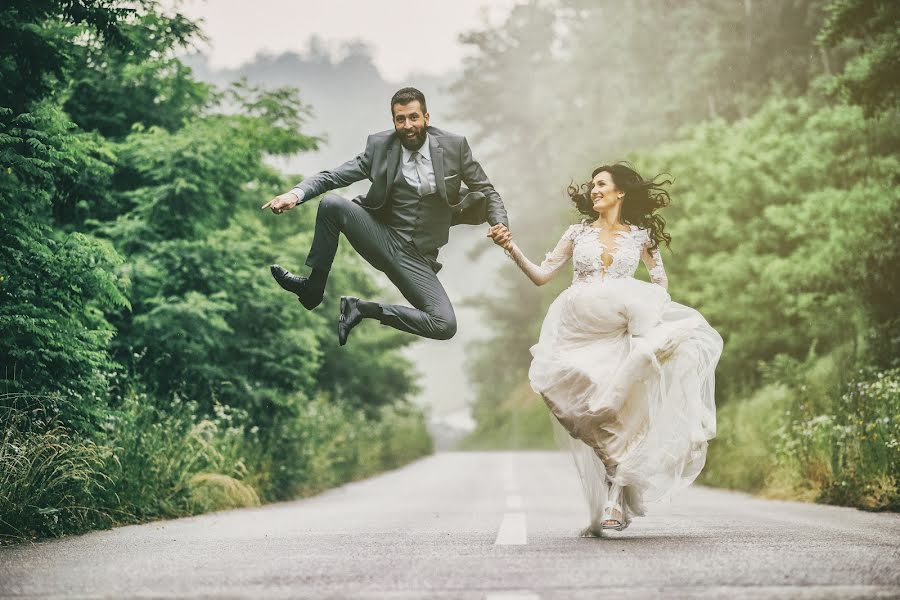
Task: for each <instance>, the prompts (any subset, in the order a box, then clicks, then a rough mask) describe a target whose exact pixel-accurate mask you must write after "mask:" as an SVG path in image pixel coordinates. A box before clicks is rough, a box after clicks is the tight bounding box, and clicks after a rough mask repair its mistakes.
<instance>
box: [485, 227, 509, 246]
mask: <svg viewBox="0 0 900 600" xmlns="http://www.w3.org/2000/svg"><path fill="white" fill-rule="evenodd" d="M485 237H489V238H491V239H492V240H494V243H495V244H497V245H498V246H500V247H501V248H503V249H504V250H506V251H512V243H513V242H512V233H510V231H509V229H507V228H506V225H504V224H503V223H497V224H496V225H493V226H491V228H490V229H488V233H487V235H486V236H485Z"/></svg>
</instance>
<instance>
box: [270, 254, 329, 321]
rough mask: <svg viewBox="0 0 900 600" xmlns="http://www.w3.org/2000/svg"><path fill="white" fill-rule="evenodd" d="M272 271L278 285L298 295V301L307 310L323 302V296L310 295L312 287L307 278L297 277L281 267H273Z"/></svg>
mask: <svg viewBox="0 0 900 600" xmlns="http://www.w3.org/2000/svg"><path fill="white" fill-rule="evenodd" d="M270 270H271V271H272V277H274V278H275V281H277V282H278V285H280V286H281V287H283V288H284V289H286V290H287V291H289V292H291V293H294V294H297V300H299V301H300V304H302V305H303V307H304V308H306V309H307V310H312V309H314V308H315V307H317V306H318V305H319V303H321V302H322V296H321V295H319V294H311V293H310V289H309V287H310V286H309V285H308V280H307V278H306V277H297V276H296V275H294V274H293V273H291V272H290V271H288V270H287V269H285V268H284V267H282V266H281V265H272V267H271V268H270Z"/></svg>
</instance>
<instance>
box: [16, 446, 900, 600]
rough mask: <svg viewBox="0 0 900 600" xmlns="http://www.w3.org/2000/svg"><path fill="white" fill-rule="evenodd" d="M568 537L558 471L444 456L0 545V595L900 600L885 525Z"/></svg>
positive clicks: (672, 509) (704, 512) (506, 458)
mask: <svg viewBox="0 0 900 600" xmlns="http://www.w3.org/2000/svg"><path fill="white" fill-rule="evenodd" d="M649 509H650V510H649V512H648V515H647V516H646V517H643V518H638V519H636V520H635V521H634V523H632V525H631V527H629V528H628V529H627V530H625V531H623V532H613V533H612V534H611V535H610V537H608V538H603V539H598V538H581V537H579V535H578V533H579V531H580V530H581V529H582V528H583V527H584V526H585V525H586V524H587V520H588V519H587V513H586V509H585V507H584V502H583V499H582V497H581V490H580V487H579V483H578V480H577V478H576V475H575V471H574V467H573V466H572V464H571V460H570V459H569V457H568V456H567V455H565V454H561V453H553V452H517V453H441V454H437V455H435V456H431V457H428V458H426V459H423V460H420V461H417V462H415V463H413V464H411V465H409V466H407V467H405V468H403V469H400V470H397V471H393V472H390V473H387V474H384V475H382V476H379V477H375V478H372V479H368V480H366V481H360V482H356V483H352V484H349V485H346V486H343V487H341V488H337V489H334V490H331V491H329V492H326V493H324V494H321V495H319V496H316V497H314V498H309V499H306V500H300V501H295V502H282V503H277V504H270V505H267V506H264V507H260V508H253V509H242V510H233V511H224V512H219V513H213V514H207V515H202V516H197V517H191V518H185V519H176V520H170V521H158V522H154V523H148V524H144V525H135V526H128V527H120V528H116V529H113V530H110V531H98V532H93V533H89V534H86V535H81V536H72V537H68V538H63V539H60V540H50V541H45V542H41V543H37V544H27V545H22V546H16V547H11V548H0V597H2V598H353V599H374V598H386V599H404V600H406V599H411V598H428V599H431V598H434V599H462V600H467V599H470V598H471V599H488V600H536V599H579V600H581V599H586V598H622V597H627V598H729V599H734V598H900V515H897V514H873V513H866V512H862V511H858V510H854V509H849V508H839V507H831V506H819V505H810V504H801V503H793V502H777V501H770V500H762V499H756V498H752V497H750V496H747V495H745V494H740V493H735V492H727V491H721V490H712V489H707V488H701V487H693V488H690V489H688V490H686V491H684V492H683V493H682V494H680V495H679V496H678V497H676V498H675V499H674V500H673V501H672V502H671V503H666V504H657V505H650V507H649Z"/></svg>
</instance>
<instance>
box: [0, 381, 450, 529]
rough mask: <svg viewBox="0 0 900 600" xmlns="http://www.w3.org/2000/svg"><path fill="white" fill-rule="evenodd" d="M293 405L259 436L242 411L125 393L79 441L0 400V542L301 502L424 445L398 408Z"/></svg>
mask: <svg viewBox="0 0 900 600" xmlns="http://www.w3.org/2000/svg"><path fill="white" fill-rule="evenodd" d="M295 400H296V402H295V405H296V406H297V407H298V408H297V411H296V412H295V414H294V415H293V416H292V417H291V418H288V419H283V420H282V421H281V422H279V423H278V425H277V427H276V429H275V430H274V431H272V432H269V434H268V435H267V436H266V437H265V438H263V437H261V435H260V430H259V428H258V427H256V426H254V425H252V424H251V423H249V421H248V419H247V415H246V414H245V413H242V412H241V411H238V410H234V409H231V408H228V407H225V406H222V405H217V406H216V407H215V410H214V414H213V415H211V416H210V415H204V414H202V413H201V412H200V410H199V408H198V406H197V404H196V403H194V402H191V401H186V400H183V399H180V398H174V399H172V400H170V401H168V402H166V403H163V404H159V405H158V404H156V403H154V402H153V401H152V398H148V397H147V396H146V395H145V394H141V393H134V392H129V393H127V394H125V395H124V396H123V397H122V398H121V400H120V401H121V404H120V405H119V406H118V407H116V408H115V409H114V410H111V411H110V412H109V414H108V415H107V416H106V418H105V420H104V421H103V422H102V423H101V426H100V431H98V432H96V435H94V436H93V437H92V439H87V438H86V437H84V436H82V435H78V434H76V433H74V432H72V431H71V430H69V429H67V428H66V427H64V426H62V425H60V424H59V423H58V422H56V418H55V417H54V416H48V415H46V414H44V413H43V412H42V410H41V409H40V408H39V407H40V406H41V405H42V404H46V403H41V402H39V401H37V399H35V398H29V397H28V396H27V395H17V396H15V397H12V396H0V431H2V432H3V434H2V435H3V437H2V445H0V543H7V544H8V543H16V542H21V541H24V540H27V539H36V538H41V537H48V536H54V537H56V536H61V535H64V534H70V533H79V532H84V531H88V530H91V529H97V528H103V527H109V526H113V525H120V524H126V523H139V522H144V521H147V520H152V519H159V518H171V517H180V516H186V515H192V514H198V513H202V512H208V511H213V510H222V509H230V508H239V507H243V506H255V505H258V504H260V503H261V502H265V501H270V500H280V499H290V498H296V497H301V496H304V495H309V494H313V493H316V492H319V491H321V490H323V489H326V488H329V487H332V486H334V485H338V484H341V483H344V482H347V481H351V480H354V479H358V478H361V477H365V476H368V475H372V474H374V473H377V472H380V471H383V470H385V469H390V468H394V467H397V466H400V465H402V464H404V463H406V462H409V461H410V460H413V459H415V458H418V457H420V456H423V455H425V454H427V453H429V452H431V450H432V447H431V439H430V437H429V436H428V434H427V431H426V429H425V422H424V416H423V415H422V413H421V412H419V411H417V410H415V409H412V408H410V407H408V406H405V405H401V406H394V407H387V408H384V409H382V410H381V411H380V413H379V414H378V415H377V419H373V418H372V417H367V416H366V415H364V414H362V413H361V412H355V411H351V410H348V409H347V408H344V407H343V406H341V405H338V404H335V403H331V402H329V401H328V400H327V399H326V398H318V399H315V400H313V401H306V400H305V399H303V398H296V399H295Z"/></svg>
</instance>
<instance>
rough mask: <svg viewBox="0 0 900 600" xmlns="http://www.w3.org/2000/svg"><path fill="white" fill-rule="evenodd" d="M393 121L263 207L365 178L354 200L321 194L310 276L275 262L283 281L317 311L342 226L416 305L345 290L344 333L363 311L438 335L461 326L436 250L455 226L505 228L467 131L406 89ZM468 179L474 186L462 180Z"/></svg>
mask: <svg viewBox="0 0 900 600" xmlns="http://www.w3.org/2000/svg"><path fill="white" fill-rule="evenodd" d="M391 116H392V118H393V121H394V129H392V130H388V131H383V132H381V133H375V134H372V135H370V136H369V138H368V140H367V141H366V148H365V150H363V152H362V154H360V155H359V156H357V157H356V158H354V159H351V160H349V161H347V162H345V163H344V164H342V165H341V166H339V167H337V168H335V169H333V170H331V171H322V172H321V173H317V174H316V175H313V176H312V177H310V178H308V179H305V180H303V181H302V182H301V183H299V184H297V186H296V187H295V188H294V189H292V190H291V191H289V192H287V193H285V194H282V195H280V196H278V197H276V198H273V199H272V200H270V201H269V202H267V203H266V204H265V205H263V207H262V208H264V209H265V208H271V209H272V212H274V213H275V214H281V213H283V212H284V211H285V210H288V209H290V208H293V207H295V206H297V204H301V203H303V202H304V201H306V200H309V199H311V198H315V197H316V196H319V195H320V194H323V193H324V192H327V191H329V190H333V189H336V188H341V187H345V186H348V185H350V184H351V183H354V182H357V181H361V180H363V179H368V180H369V181H371V182H372V186H371V187H370V188H369V192H368V193H367V194H365V195H364V196H358V197H357V198H354V199H353V200H348V199H346V198H343V197H341V196H338V195H337V194H325V196H323V197H322V200H321V202H320V203H319V209H318V212H317V213H316V229H315V234H314V237H313V243H312V247H311V248H310V251H309V256H308V257H307V259H306V264H307V266H309V267H311V268H312V272H311V273H310V275H309V277H298V276H296V275H293V274H292V273H290V272H289V271H287V270H286V269H284V268H283V267H281V266H279V265H272V275H273V276H274V277H275V280H276V281H277V282H278V283H279V285H281V287H283V288H284V289H286V290H288V291H290V292H293V293H294V294H296V295H297V298H298V299H299V301H300V303H301V304H302V305H303V306H304V307H306V308H307V309H308V310H312V309H313V308H315V307H316V306H318V305H319V303H320V302H321V301H322V295H323V294H324V292H325V282H326V280H327V279H328V272H329V270H330V269H331V264H332V262H334V256H335V253H336V252H337V247H338V235H339V234H340V233H343V234H344V235H345V236H346V237H347V239H348V240H349V241H350V244H352V245H353V248H354V249H355V250H356V251H357V252H358V253H359V254H360V256H362V257H363V258H364V259H365V260H366V261H367V262H368V263H369V264H371V265H372V266H373V267H375V268H376V269H378V270H379V271H382V272H383V273H384V274H385V275H387V276H388V278H389V279H390V280H391V281H392V282H393V283H394V285H396V286H397V289H399V290H400V293H402V294H403V297H404V298H406V299H407V300H408V301H409V302H410V304H412V306H413V307H412V308H410V307H408V306H398V305H394V304H380V303H378V302H370V301H366V300H360V299H358V298H353V297H349V296H342V297H341V314H340V319H339V322H338V341H339V343H340V344H341V345H342V346H343V345H344V344H345V343H346V341H347V336H348V335H349V333H350V330H351V329H353V327H355V326H356V325H357V324H358V323H359V322H360V321H362V320H363V319H366V318H369V319H378V320H379V321H381V322H382V323H383V324H385V325H388V326H390V327H394V328H395V329H399V330H401V331H408V332H410V333H413V334H415V335H420V336H423V337H428V338H433V339H440V340H445V339H450V338H451V337H453V335H454V334H455V333H456V315H455V314H454V312H453V306H452V305H451V304H450V299H449V298H448V297H447V292H446V291H444V286H442V285H441V282H440V281H438V278H437V275H436V273H437V271H438V270H439V269H440V268H441V265H440V263H438V262H437V255H438V249H439V248H440V247H441V246H443V245H444V244H446V243H447V239H448V234H449V230H450V226H451V225H456V224H458V223H467V224H471V225H478V224H481V223H484V222H485V221H487V222H488V223H489V224H490V225H491V232H492V233H493V232H498V231H500V230H501V229H508V227H509V223H508V221H507V216H506V209H505V208H504V207H503V201H502V200H501V199H500V195H499V194H498V193H497V192H496V190H494V187H493V186H492V185H491V182H490V181H489V180H488V178H487V176H486V175H485V174H484V171H483V170H482V168H481V165H479V164H478V162H477V161H476V160H475V159H474V158H473V157H472V151H471V150H470V149H469V143H468V142H467V141H466V138H465V137H463V136H461V135H456V134H454V133H450V132H448V131H443V130H441V129H438V128H436V127H430V126H429V125H428V122H429V115H428V109H427V107H426V106H425V96H424V95H423V94H422V92H420V91H419V90H417V89H415V88H403V89H401V90H399V91H398V92H397V93H396V94H394V97H393V98H391ZM462 183H465V185H466V186H467V188H468V189H465V188H461V184H462Z"/></svg>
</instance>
